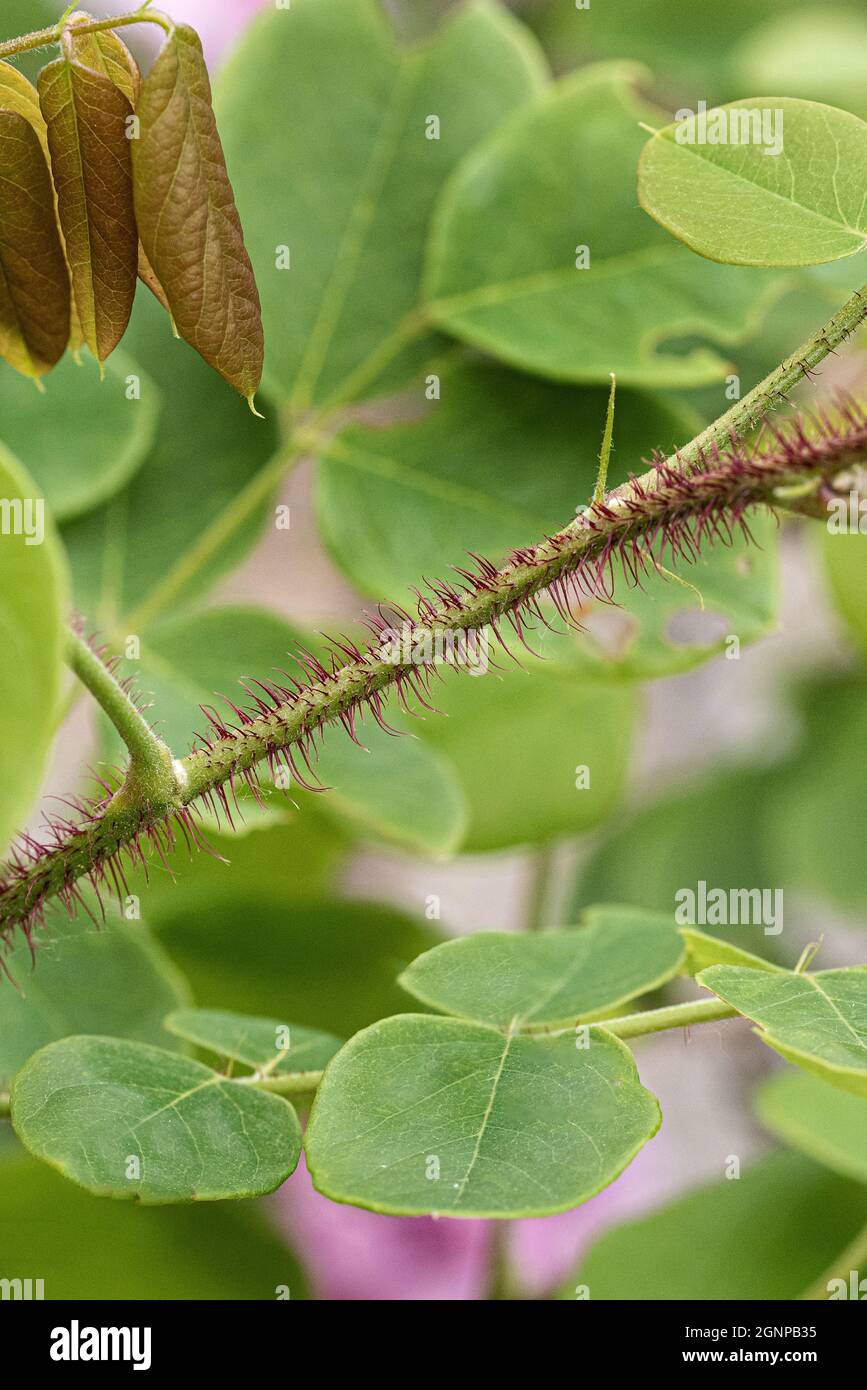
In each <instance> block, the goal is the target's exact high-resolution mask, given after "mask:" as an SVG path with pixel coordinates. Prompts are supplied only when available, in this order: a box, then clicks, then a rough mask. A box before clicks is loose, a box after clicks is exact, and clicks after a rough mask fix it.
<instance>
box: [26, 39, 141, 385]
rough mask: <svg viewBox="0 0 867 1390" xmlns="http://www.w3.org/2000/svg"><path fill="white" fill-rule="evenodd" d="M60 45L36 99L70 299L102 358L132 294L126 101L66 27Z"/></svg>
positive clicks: (134, 265)
mask: <svg viewBox="0 0 867 1390" xmlns="http://www.w3.org/2000/svg"><path fill="white" fill-rule="evenodd" d="M91 47H93V46H92V45H87V46H86V51H88V50H89V49H90V48H91ZM62 49H63V53H62V56H61V57H60V58H58V59H57V60H56V62H53V63H50V64H49V65H48V67H46V68H43V70H42V72H41V73H40V74H39V81H38V89H39V102H40V106H41V108H42V113H43V115H44V117H45V121H46V123H47V125H48V144H49V148H50V150H51V168H52V173H53V175H54V186H55V189H56V192H57V203H58V211H59V215H60V224H61V227H62V228H63V235H64V239H65V243H66V254H67V258H68V260H69V265H70V269H71V273H72V286H73V294H74V297H75V306H76V310H77V312H78V317H79V320H80V323H81V329H82V333H83V336H84V341H85V343H86V344H87V346H88V347H89V349H90V351H91V353H92V354H93V356H94V357H95V358H96V359H97V361H98V362H104V361H105V360H106V358H107V357H109V356H110V354H111V353H112V352H113V351H114V349H115V348H116V347H117V344H118V343H119V342H120V339H121V338H122V337H123V335H124V333H125V332H126V328H127V324H128V323H129V319H130V314H131V313H132V305H133V300H134V298H135V287H136V275H137V269H138V232H137V230H136V219H135V210H134V207H133V190H132V156H131V146H132V145H133V144H134V143H135V142H134V141H131V140H130V139H129V138H128V128H127V121H128V120H129V118H130V117H131V115H132V107H131V105H130V102H129V100H128V98H127V96H126V95H125V94H124V92H123V91H122V90H121V89H120V87H118V86H116V85H115V82H114V81H113V80H112V78H111V77H108V76H106V75H105V73H104V72H101V71H98V70H97V69H96V68H92V67H88V66H87V65H86V63H85V62H84V61H83V60H82V58H81V57H80V56H79V50H78V48H77V46H76V41H75V40H74V39H73V37H72V35H71V34H67V35H66V36H65V39H64V42H63V45H62Z"/></svg>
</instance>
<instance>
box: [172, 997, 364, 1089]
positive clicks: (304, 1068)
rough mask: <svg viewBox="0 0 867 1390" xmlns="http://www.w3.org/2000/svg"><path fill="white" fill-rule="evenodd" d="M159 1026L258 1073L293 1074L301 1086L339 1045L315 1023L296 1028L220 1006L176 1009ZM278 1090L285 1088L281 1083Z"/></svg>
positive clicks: (273, 1075)
mask: <svg viewBox="0 0 867 1390" xmlns="http://www.w3.org/2000/svg"><path fill="white" fill-rule="evenodd" d="M165 1026H166V1028H167V1029H168V1030H169V1032H170V1033H174V1034H175V1036H176V1037H178V1038H184V1039H186V1041H187V1042H191V1043H195V1044H196V1046H197V1047H202V1048H206V1049H207V1051H209V1052H214V1053H216V1054H217V1056H218V1057H231V1058H233V1059H234V1060H235V1061H236V1062H243V1063H244V1065H245V1066H248V1067H250V1068H252V1070H253V1071H254V1072H256V1073H257V1074H258V1075H261V1076H269V1077H275V1078H276V1077H280V1078H284V1079H285V1078H286V1077H296V1078H297V1079H298V1081H299V1090H303V1089H304V1082H305V1078H306V1076H307V1074H308V1073H310V1072H321V1071H323V1070H324V1068H325V1067H326V1066H327V1064H328V1063H329V1062H330V1061H331V1058H332V1057H333V1056H334V1054H335V1052H339V1051H340V1048H341V1047H342V1046H343V1044H342V1043H341V1041H340V1039H339V1038H335V1037H334V1036H333V1035H332V1034H331V1033H323V1032H321V1031H320V1030H319V1029H316V1028H300V1027H298V1026H297V1025H296V1024H294V1023H293V1024H288V1023H280V1022H278V1020H277V1019H273V1018H251V1017H250V1015H248V1014H233V1013H228V1012H226V1011H222V1010H220V1009H177V1010H176V1011H175V1012H174V1013H171V1014H169V1016H168V1018H167V1019H166V1021H165ZM281 1094H284V1095H285V1094H286V1092H285V1089H283V1088H281Z"/></svg>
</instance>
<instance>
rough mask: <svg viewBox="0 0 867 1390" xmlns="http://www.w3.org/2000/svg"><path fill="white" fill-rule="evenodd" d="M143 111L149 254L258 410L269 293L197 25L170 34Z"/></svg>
mask: <svg viewBox="0 0 867 1390" xmlns="http://www.w3.org/2000/svg"><path fill="white" fill-rule="evenodd" d="M137 115H138V117H139V120H140V122H141V133H140V138H139V139H138V140H133V141H131V142H130V143H131V144H132V146H133V174H134V186H135V215H136V218H137V219H138V228H139V234H140V236H141V242H142V246H143V247H144V251H145V255H146V257H147V260H148V262H149V263H150V265H151V266H152V267H153V270H154V271H155V273H156V275H157V276H158V277H159V281H160V284H161V285H162V288H163V290H164V291H165V295H166V298H167V299H168V302H169V305H170V306H171V312H172V318H173V319H174V322H175V323H176V324H177V327H178V330H179V332H180V334H181V337H182V338H184V339H185V340H186V341H187V342H188V343H190V344H191V345H192V346H193V347H194V348H195V349H196V351H197V352H199V353H201V355H202V357H203V358H204V359H205V361H206V362H207V363H208V364H209V365H210V366H212V367H213V368H214V369H215V370H216V371H218V372H219V373H220V375H221V376H223V377H225V379H226V381H228V382H229V384H230V385H231V386H234V388H235V390H236V391H240V393H241V395H242V396H244V397H245V399H246V400H247V401H249V402H250V403H251V404H252V402H253V398H254V396H255V394H256V392H257V391H258V389H259V382H260V381H261V379H262V361H263V357H264V351H265V345H264V338H263V334H262V317H261V308H260V304H259V293H258V290H257V289H256V280H255V277H254V275H253V267H252V266H251V264H250V258H249V256H248V255H247V250H246V247H245V245H244V233H243V230H242V227H241V219H240V218H239V216H238V210H237V208H236V207H235V198H234V194H233V192H232V185H231V183H230V182H229V175H228V172H227V170H226V162H225V159H224V157H223V146H222V144H221V141H220V135H219V131H218V130H217V123H216V120H215V119H214V113H213V110H212V108H211V83H210V79H209V77H208V69H207V67H206V65H205V59H204V55H203V53H202V44H201V40H200V39H199V36H198V34H197V33H196V32H195V30H193V29H191V28H190V27H189V25H186V24H181V25H178V26H177V27H176V28H173V29H172V31H171V33H170V34H169V35H168V36H167V38H166V40H165V43H164V44H163V47H162V49H161V51H160V54H159V57H158V58H157V60H156V62H155V63H154V65H153V67H152V68H151V70H150V72H149V73H148V75H147V77H146V78H145V80H144V82H143V83H142V88H141V95H140V97H139V104H138V109H137ZM272 115H273V113H272ZM137 269H138V242H136V271H137Z"/></svg>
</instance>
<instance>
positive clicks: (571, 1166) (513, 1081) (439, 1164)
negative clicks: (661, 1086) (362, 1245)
mask: <svg viewBox="0 0 867 1390" xmlns="http://www.w3.org/2000/svg"><path fill="white" fill-rule="evenodd" d="M588 1041H589V1046H588V1047H586V1048H580V1047H576V1046H575V1039H574V1038H572V1037H562V1038H528V1037H515V1036H514V1035H512V1034H510V1035H508V1036H507V1037H504V1036H503V1034H502V1033H500V1032H498V1031H496V1030H495V1029H492V1028H487V1027H484V1026H483V1025H481V1024H477V1023H469V1022H465V1021H463V1020H459V1019H450V1018H425V1017H423V1016H420V1015H415V1014H404V1015H401V1016H399V1017H397V1018H389V1019H386V1020H384V1022H382V1023H377V1024H374V1026H373V1027H372V1028H368V1029H366V1030H365V1031H364V1032H363V1033H358V1034H357V1035H356V1036H355V1037H354V1038H353V1039H352V1041H351V1042H349V1043H347V1045H346V1047H344V1048H343V1050H342V1051H341V1052H339V1053H338V1054H337V1056H336V1057H335V1058H334V1060H333V1062H331V1064H330V1065H329V1067H328V1070H327V1071H326V1073H325V1079H324V1080H323V1082H322V1084H321V1086H320V1087H319V1090H318V1091H317V1094H316V1100H315V1101H314V1103H313V1110H312V1113H311V1117H310V1124H309V1127H308V1130H307V1138H306V1152H307V1162H308V1165H309V1168H310V1172H311V1174H312V1176H313V1181H314V1184H315V1185H316V1187H317V1188H318V1190H319V1191H320V1192H322V1193H323V1194H324V1196H326V1197H330V1198H331V1199H332V1200H333V1201H336V1202H350V1203H352V1204H353V1205H354V1206H361V1207H367V1208H369V1209H370V1210H371V1211H380V1212H388V1213H391V1214H392V1215H395V1216H420V1215H422V1214H425V1213H437V1214H438V1215H441V1216H469V1217H490V1216H503V1217H517V1216H548V1215H551V1214H552V1213H554V1212H558V1211H567V1210H569V1209H570V1208H571V1207H576V1206H578V1205H579V1204H580V1203H581V1202H585V1201H587V1199H588V1198H590V1197H592V1196H594V1195H595V1194H596V1193H597V1192H599V1191H600V1190H601V1189H602V1188H603V1187H607V1186H608V1184H609V1183H610V1182H613V1181H614V1179H615V1178H616V1177H617V1176H618V1175H619V1174H620V1173H621V1172H622V1171H623V1169H624V1168H625V1167H626V1166H627V1164H629V1163H630V1162H631V1161H632V1159H633V1158H634V1157H635V1155H636V1154H637V1153H638V1151H639V1150H640V1149H641V1148H642V1147H643V1146H644V1145H645V1144H646V1143H647V1142H648V1140H649V1139H652V1137H653V1135H654V1134H655V1133H656V1131H657V1129H658V1127H659V1122H660V1114H659V1106H658V1104H657V1102H656V1099H655V1097H654V1096H652V1095H651V1094H650V1092H649V1091H646V1090H645V1089H644V1087H643V1086H642V1085H641V1083H640V1081H639V1079H638V1073H637V1071H636V1069H635V1063H634V1062H633V1059H632V1055H631V1053H630V1052H629V1051H628V1050H627V1048H625V1047H624V1046H623V1044H622V1043H621V1042H619V1041H618V1040H617V1039H616V1038H613V1037H612V1036H611V1035H610V1034H606V1033H604V1032H603V1031H601V1030H600V1029H598V1028H591V1029H590V1030H589V1033H588Z"/></svg>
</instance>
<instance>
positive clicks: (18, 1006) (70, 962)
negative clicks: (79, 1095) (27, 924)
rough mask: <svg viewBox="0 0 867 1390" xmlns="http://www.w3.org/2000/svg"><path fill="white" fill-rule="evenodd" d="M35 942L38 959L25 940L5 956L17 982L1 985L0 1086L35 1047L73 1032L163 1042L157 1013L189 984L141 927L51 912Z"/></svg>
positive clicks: (177, 1000)
mask: <svg viewBox="0 0 867 1390" xmlns="http://www.w3.org/2000/svg"><path fill="white" fill-rule="evenodd" d="M35 944H36V949H37V951H38V965H34V963H33V961H32V959H31V954H30V948H29V946H28V945H27V943H25V942H22V944H21V945H20V946H17V947H16V948H15V950H14V951H12V952H11V953H10V954H9V955H8V956H7V957H6V960H5V965H6V967H7V969H8V972H9V974H10V975H11V976H12V978H13V980H14V981H15V985H16V988H14V989H13V988H11V987H7V988H3V989H0V1091H8V1090H9V1086H10V1084H11V1081H12V1078H13V1076H14V1075H15V1073H16V1072H17V1071H18V1070H19V1068H20V1067H22V1066H23V1065H24V1063H25V1062H26V1061H27V1058H28V1057H30V1056H32V1054H33V1053H34V1052H36V1051H38V1049H39V1048H40V1047H44V1046H45V1045H46V1043H50V1042H57V1041H58V1040H59V1039H61V1038H65V1037H68V1036H70V1034H72V1033H99V1034H102V1035H104V1036H107V1037H113V1038H130V1039H132V1040H133V1041H134V1042H143V1043H154V1044H156V1045H159V1046H163V1047H165V1046H166V1043H167V1039H166V1034H165V1029H164V1028H163V1019H164V1018H165V1015H166V1014H167V1013H168V1012H169V1010H170V1009H175V1008H177V1007H178V1005H180V1004H186V1003H188V1002H189V991H188V989H187V987H186V983H185V981H184V980H183V978H182V977H181V976H180V975H179V973H178V971H177V970H176V969H175V967H174V966H173V964H172V962H171V960H170V959H169V957H168V956H167V955H166V954H165V952H164V951H163V950H162V948H161V947H160V946H159V945H158V944H157V943H156V942H155V941H154V940H153V938H152V937H151V935H150V933H149V932H148V931H147V928H146V927H143V926H142V925H141V924H140V923H136V924H135V925H132V926H128V925H121V924H112V925H110V926H109V925H106V926H104V927H103V928H102V930H100V931H97V930H96V928H95V927H94V926H93V924H92V923H91V922H90V921H88V919H87V918H86V917H85V918H84V920H83V921H82V920H80V919H79V920H78V921H76V922H72V923H69V922H65V921H64V920H62V918H61V915H60V913H56V914H54V915H53V916H52V919H51V922H50V926H49V928H48V930H47V931H43V932H40V933H39V936H38V938H37V940H36V943H35Z"/></svg>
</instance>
